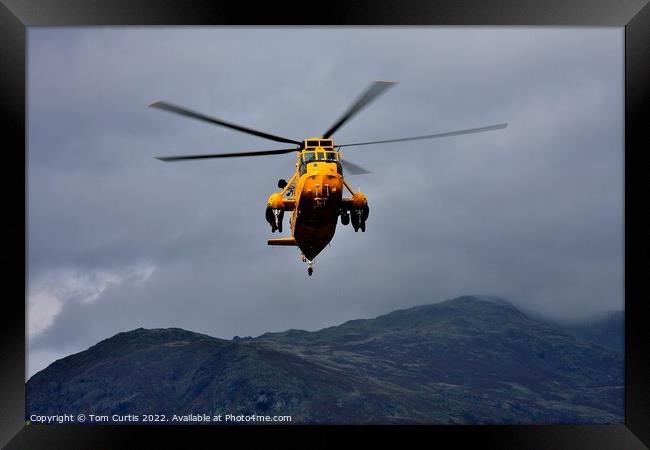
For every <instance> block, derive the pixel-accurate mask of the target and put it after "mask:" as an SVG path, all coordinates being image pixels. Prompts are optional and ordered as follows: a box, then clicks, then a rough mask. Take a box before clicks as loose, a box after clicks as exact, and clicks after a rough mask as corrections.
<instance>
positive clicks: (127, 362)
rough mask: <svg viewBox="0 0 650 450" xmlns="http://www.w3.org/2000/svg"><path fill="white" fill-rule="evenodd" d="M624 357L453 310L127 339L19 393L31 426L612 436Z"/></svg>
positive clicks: (515, 316)
mask: <svg viewBox="0 0 650 450" xmlns="http://www.w3.org/2000/svg"><path fill="white" fill-rule="evenodd" d="M623 385H624V379H623V354H622V352H619V351H615V349H613V348H606V347H603V346H602V345H598V344H597V343H594V342H593V341H591V340H589V339H587V338H585V337H584V336H582V337H579V336H576V335H575V334H572V333H571V332H570V330H569V329H568V328H566V327H562V326H560V325H554V324H551V323H547V322H543V321H540V320H537V319H532V318H529V317H527V316H526V315H524V314H523V313H521V312H520V311H519V310H518V309H516V308H515V307H514V306H512V305H511V304H510V303H508V302H506V301H503V300H499V299H492V298H483V297H480V298H479V297H459V298H456V299H452V300H448V301H445V302H442V303H437V304H432V305H424V306H417V307H413V308H410V309H405V310H400V311H394V312H392V313H390V314H386V315H383V316H380V317H377V318H374V319H367V320H353V321H349V322H346V323H344V324H342V325H339V326H335V327H330V328H326V329H323V330H320V331H315V332H307V331H301V330H289V331H286V332H282V333H267V334H264V335H261V336H259V337H257V338H244V339H234V340H222V339H216V338H213V337H210V336H206V335H203V334H198V333H192V332H189V331H185V330H181V329H175V328H172V329H154V330H146V329H142V328H140V329H137V330H133V331H130V332H126V333H120V334H117V335H116V336H113V337H112V338H110V339H106V340H104V341H102V342H100V343H98V344H97V345H95V346H93V347H91V348H89V349H88V350H86V351H83V352H81V353H78V354H75V355H71V356H68V357H66V358H63V359H61V360H59V361H56V362H55V363H53V364H51V365H50V366H49V367H47V368H46V369H44V370H43V371H41V372H39V373H37V374H36V375H34V376H33V377H32V378H31V379H30V380H29V381H28V383H27V393H26V395H27V416H28V417H29V415H31V414H57V413H59V414H60V413H63V412H67V413H72V414H78V413H85V414H88V413H90V412H91V413H93V414H107V415H112V414H145V413H147V414H148V413H158V414H163V413H164V414H168V415H169V414H211V415H216V414H261V415H291V416H292V418H293V422H292V423H336V424H363V423H440V424H449V423H463V424H467V423H471V424H476V423H481V424H483V423H499V424H514V423H622V422H623V414H624V409H623Z"/></svg>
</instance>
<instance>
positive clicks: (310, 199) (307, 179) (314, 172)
mask: <svg viewBox="0 0 650 450" xmlns="http://www.w3.org/2000/svg"><path fill="white" fill-rule="evenodd" d="M306 166H307V167H306V172H305V174H304V175H301V176H300V178H298V181H297V183H296V187H295V198H296V199H297V204H296V205H295V207H294V210H293V214H292V215H291V232H292V234H293V237H294V239H295V240H296V245H297V246H298V248H300V250H301V251H302V254H303V255H304V256H305V258H307V259H309V260H313V259H314V258H315V257H316V255H318V254H319V253H320V252H321V251H322V250H323V249H324V248H325V247H326V246H327V244H329V242H330V241H331V240H332V238H333V237H334V233H335V231H336V223H337V221H338V218H339V215H340V211H341V207H342V204H341V199H342V198H343V189H344V186H343V181H342V180H343V177H342V176H341V174H339V173H338V169H337V164H336V163H328V162H323V161H319V162H314V163H309V164H307V165H306Z"/></svg>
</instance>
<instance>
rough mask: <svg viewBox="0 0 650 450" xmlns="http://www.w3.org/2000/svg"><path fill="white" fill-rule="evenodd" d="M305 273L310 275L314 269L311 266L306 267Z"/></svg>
mask: <svg viewBox="0 0 650 450" xmlns="http://www.w3.org/2000/svg"><path fill="white" fill-rule="evenodd" d="M307 273H308V274H309V276H311V274H312V273H314V269H312V268H311V267H307Z"/></svg>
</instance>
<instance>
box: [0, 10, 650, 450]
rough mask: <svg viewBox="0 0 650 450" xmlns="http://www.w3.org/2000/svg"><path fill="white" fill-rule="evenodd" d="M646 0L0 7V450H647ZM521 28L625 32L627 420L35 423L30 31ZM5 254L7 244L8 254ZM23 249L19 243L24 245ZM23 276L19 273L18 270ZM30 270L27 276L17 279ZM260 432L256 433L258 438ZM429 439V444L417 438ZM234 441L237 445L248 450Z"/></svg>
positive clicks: (649, 74)
mask: <svg viewBox="0 0 650 450" xmlns="http://www.w3.org/2000/svg"><path fill="white" fill-rule="evenodd" d="M647 3H648V0H571V1H568V0H547V1H543V2H542V1H533V0H491V1H481V0H444V1H443V0H438V1H424V0H417V1H413V0H411V1H409V2H405V1H399V0H390V1H381V2H380V1H371V0H370V1H367V0H364V1H348V2H332V1H328V2H322V3H314V2H309V3H301V4H291V3H289V2H267V3H261V2H260V3H259V4H247V3H243V2H234V1H231V2H225V1H210V0H191V1H190V0H140V1H132V0H112V1H111V0H93V1H91V0H49V1H48V0H2V4H0V68H1V70H0V114H1V119H2V120H1V122H0V123H2V130H3V133H2V135H3V142H4V143H5V145H3V150H4V151H3V158H4V164H3V170H2V173H3V176H2V177H0V178H1V179H2V183H3V190H2V192H3V193H11V195H5V196H4V197H5V199H7V198H8V199H9V200H12V202H13V203H12V204H11V207H12V208H11V212H10V213H6V214H5V215H3V216H4V217H3V219H2V221H3V225H4V227H2V228H3V229H4V230H5V232H4V236H3V237H4V241H5V243H6V242H13V241H18V239H17V236H22V237H23V243H24V246H23V248H22V249H19V248H16V249H15V250H13V252H14V253H11V252H8V251H6V250H5V251H3V252H1V253H0V254H1V255H2V263H3V264H2V266H3V267H5V268H8V269H9V270H10V271H12V272H10V273H9V274H8V275H7V276H6V278H5V279H6V280H10V281H11V285H12V287H16V286H18V285H19V284H20V283H19V281H18V280H23V283H22V289H18V290H19V291H20V292H16V293H14V292H13V290H12V291H11V292H12V294H11V295H7V296H5V299H4V308H3V311H4V313H3V314H2V316H3V317H2V328H1V329H2V333H3V336H2V341H1V344H0V361H1V362H0V364H1V368H2V369H1V370H0V444H1V445H3V446H4V445H6V448H8V449H14V448H15V449H18V448H21V449H22V448H30V449H32V448H34V449H38V448H48V449H49V448H113V447H115V448H132V447H134V446H135V442H139V443H142V444H144V445H145V446H146V447H147V448H150V447H153V446H155V445H156V442H158V443H164V444H167V445H170V444H172V445H174V444H175V445H176V446H183V447H188V446H189V445H188V442H193V444H191V446H199V444H198V443H197V442H204V443H205V445H207V446H210V447H214V446H215V445H220V444H221V443H223V442H224V441H223V439H224V438H235V439H238V440H239V441H240V444H241V445H244V441H250V440H251V439H253V440H255V441H258V442H260V443H261V444H262V445H265V446H268V445H272V444H276V445H283V446H292V445H300V446H302V447H306V448H313V447H321V446H326V445H327V444H330V445H334V444H338V443H340V442H346V441H347V439H348V438H349V437H350V435H352V437H354V438H359V439H363V440H364V441H368V442H377V443H384V444H393V445H404V443H408V442H424V443H427V444H429V445H431V446H434V445H436V446H437V445H440V443H441V442H442V443H448V444H453V446H454V447H460V448H463V447H465V446H468V445H470V446H477V447H481V448H500V449H507V448H513V449H514V448H517V449H520V448H531V449H551V448H552V449H558V448H572V449H583V448H584V449H587V448H589V449H596V448H612V449H635V448H645V446H650V425H649V424H650V387H649V386H648V380H650V371H649V367H648V366H649V362H650V357H649V356H648V355H650V352H649V350H650V339H649V338H648V333H647V331H646V330H647V329H648V326H647V325H646V324H647V323H648V321H649V320H650V316H649V315H648V313H647V309H646V308H644V302H645V301H646V299H645V298H644V296H643V295H642V292H643V286H642V284H643V280H644V269H645V267H644V265H643V256H645V255H646V254H647V248H648V246H647V239H646V237H645V234H646V232H647V230H648V229H649V227H648V226H647V225H648V222H647V219H645V218H644V217H643V214H642V211H643V210H642V208H643V206H644V204H643V201H644V198H643V194H642V193H643V192H644V191H645V190H644V189H643V185H645V184H646V183H645V176H644V175H645V174H644V172H645V171H646V168H645V167H644V166H643V164H642V156H643V153H644V151H646V152H647V151H648V150H649V149H650V145H648V144H649V142H648V141H649V139H648V137H647V136H648V133H647V132H646V131H645V130H644V125H646V123H647V121H648V118H650V113H649V109H648V100H649V99H650V88H649V87H648V86H649V80H650V6H649V5H648V4H647ZM243 24H246V25H268V24H275V25H298V24H300V25H335V24H336V25H404V26H408V25H494V26H498V25H518V26H613V27H625V332H626V333H625V349H626V352H625V424H624V425H610V426H603V425H575V426H574V425H558V426H541V425H540V426H413V427H403V426H392V427H378V426H374V427H338V426H336V427H315V426H288V427H285V426H280V427H250V426H239V427H237V426H236V427H170V426H165V427H143V426H135V427H133V426H132V427H128V426H123V427H116V426H89V425H84V426H75V425H57V426H47V425H40V426H36V425H30V426H27V425H26V423H25V420H24V413H25V352H26V351H25V340H26V339H25V291H26V274H27V270H26V251H25V250H26V245H27V241H26V228H25V225H26V220H27V218H26V201H27V197H26V186H27V183H26V164H25V156H26V154H25V149H26V147H25V144H26V133H25V130H26V128H25V125H26V123H25V120H26V119H25V117H26V116H25V112H26V107H25V75H26V67H25V64H26V29H27V27H36V26H83V25H85V26H107V25H243ZM6 247H7V246H6V245H5V248H6ZM16 247H18V246H16ZM13 272H15V273H13ZM21 274H22V275H21ZM251 431H254V432H251ZM420 440H421V441H420ZM240 444H236V445H240Z"/></svg>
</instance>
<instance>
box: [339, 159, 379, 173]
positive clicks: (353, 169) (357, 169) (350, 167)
mask: <svg viewBox="0 0 650 450" xmlns="http://www.w3.org/2000/svg"><path fill="white" fill-rule="evenodd" d="M341 165H342V166H343V168H344V169H345V170H346V172H350V173H351V174H352V175H363V174H365V173H372V172H370V171H369V170H366V169H364V168H363V167H361V166H357V165H356V164H352V163H351V162H350V161H347V160H345V159H342V160H341Z"/></svg>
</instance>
